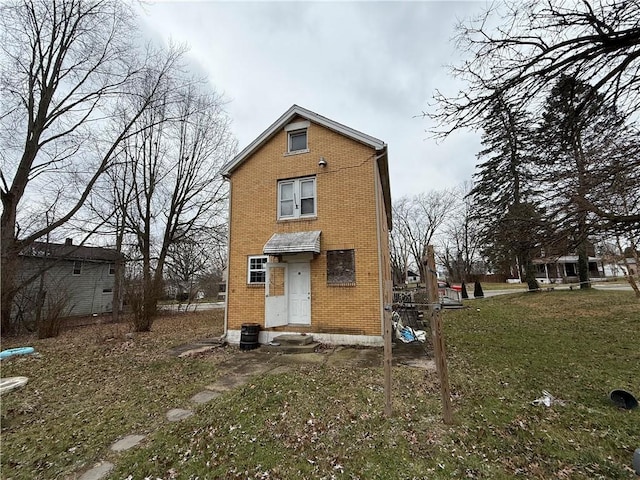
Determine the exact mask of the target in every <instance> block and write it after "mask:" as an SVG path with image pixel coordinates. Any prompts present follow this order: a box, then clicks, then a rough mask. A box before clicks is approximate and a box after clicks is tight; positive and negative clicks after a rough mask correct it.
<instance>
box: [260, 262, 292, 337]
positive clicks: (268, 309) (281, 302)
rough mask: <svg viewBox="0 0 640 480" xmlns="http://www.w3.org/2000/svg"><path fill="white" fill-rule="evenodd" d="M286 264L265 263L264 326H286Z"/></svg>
mask: <svg viewBox="0 0 640 480" xmlns="http://www.w3.org/2000/svg"><path fill="white" fill-rule="evenodd" d="M287 283H288V279H287V264H286V263H267V275H266V279H265V285H264V297H265V298H264V326H265V327H267V328H268V327H278V326H280V325H286V324H287V307H288V305H287V289H288V288H287Z"/></svg>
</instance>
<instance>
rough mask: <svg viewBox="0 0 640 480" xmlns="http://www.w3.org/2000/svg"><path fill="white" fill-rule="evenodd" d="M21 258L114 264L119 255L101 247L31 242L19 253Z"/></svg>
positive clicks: (115, 251) (114, 251)
mask: <svg viewBox="0 0 640 480" xmlns="http://www.w3.org/2000/svg"><path fill="white" fill-rule="evenodd" d="M20 255H21V256H23V257H37V258H43V257H48V258H55V259H64V260H86V261H93V262H115V261H116V260H118V258H119V257H121V255H120V254H119V253H118V251H117V250H113V249H111V248H102V247H85V246H84V245H70V244H62V243H47V242H33V243H32V244H31V245H29V246H28V247H27V248H25V249H24V250H22V252H20Z"/></svg>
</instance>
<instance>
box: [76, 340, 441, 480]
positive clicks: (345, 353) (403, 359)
mask: <svg viewBox="0 0 640 480" xmlns="http://www.w3.org/2000/svg"><path fill="white" fill-rule="evenodd" d="M219 346H220V345H215V344H213V342H211V343H209V342H207V341H203V342H200V343H196V344H192V345H190V346H188V345H183V346H180V347H176V348H175V349H173V350H172V351H171V353H172V354H173V355H175V356H177V357H185V356H189V355H192V354H197V353H202V352H204V351H208V350H212V349H214V348H218V347H219ZM421 353H423V349H422V345H417V344H416V345H413V344H411V345H409V346H407V345H402V346H399V347H398V348H397V349H396V348H394V352H393V354H394V364H396V365H397V364H404V365H410V366H413V367H417V368H423V369H426V370H430V369H435V363H434V362H433V360H428V359H427V358H426V357H425V355H421ZM380 361H381V352H380V349H366V348H365V349H362V348H349V347H336V348H334V349H332V350H330V351H328V352H325V353H301V354H295V355H283V354H278V355H272V354H269V353H265V352H260V350H259V349H258V350H252V351H250V352H243V353H242V354H241V355H240V356H239V357H237V356H234V357H233V358H231V359H229V360H227V361H225V362H223V363H221V364H220V365H219V366H218V367H219V368H220V370H222V371H225V372H226V374H225V375H224V376H222V377H220V378H218V380H217V381H216V382H215V383H213V384H211V385H208V386H206V387H205V389H204V390H203V391H201V392H198V393H196V394H195V395H194V396H193V397H191V399H190V402H191V403H193V404H195V405H200V404H204V403H207V402H210V401H212V400H214V399H215V398H218V397H219V396H221V395H223V394H224V393H225V392H228V391H229V390H233V389H234V388H237V387H241V386H242V385H245V384H246V383H248V382H249V380H250V379H251V378H252V377H254V376H256V375H264V374H266V373H269V374H271V375H275V374H280V373H285V372H288V371H290V370H291V368H292V366H295V365H298V364H303V363H307V364H309V363H317V364H323V363H326V364H328V365H339V364H350V365H353V366H354V367H370V366H376V365H380ZM193 415H194V412H193V411H192V410H190V409H183V408H172V409H171V410H169V411H168V412H167V413H166V419H167V421H169V422H179V421H182V420H184V419H187V418H189V417H191V416H193ZM145 438H146V435H139V434H131V435H127V436H126V437H123V438H121V439H119V440H117V441H115V442H114V443H113V444H112V445H111V447H110V451H111V452H114V453H116V454H117V453H120V452H123V451H126V450H129V449H131V448H134V447H137V446H138V445H140V444H141V443H142V442H143V441H144V439H145ZM113 468H114V464H113V463H111V462H108V461H106V460H103V461H100V462H98V463H97V464H95V465H94V466H93V467H92V468H91V469H89V470H87V471H85V472H84V473H82V474H81V475H79V476H77V477H76V478H77V479H78V480H102V479H104V478H105V477H107V476H108V475H109V473H110V472H111V470H113Z"/></svg>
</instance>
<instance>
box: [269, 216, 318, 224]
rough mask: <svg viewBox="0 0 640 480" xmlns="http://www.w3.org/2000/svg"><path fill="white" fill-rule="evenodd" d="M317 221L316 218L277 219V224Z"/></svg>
mask: <svg viewBox="0 0 640 480" xmlns="http://www.w3.org/2000/svg"><path fill="white" fill-rule="evenodd" d="M315 220H318V217H317V216H314V217H297V218H279V219H278V223H289V222H310V221H311V222H313V221H315Z"/></svg>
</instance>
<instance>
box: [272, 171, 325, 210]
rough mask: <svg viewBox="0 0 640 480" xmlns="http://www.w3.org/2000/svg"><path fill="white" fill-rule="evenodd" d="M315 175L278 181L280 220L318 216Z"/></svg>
mask: <svg viewBox="0 0 640 480" xmlns="http://www.w3.org/2000/svg"><path fill="white" fill-rule="evenodd" d="M316 203H317V202H316V179H315V178H314V177H307V178H296V179H294V180H281V181H280V182H278V220H287V219H292V218H304V217H315V216H316Z"/></svg>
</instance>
